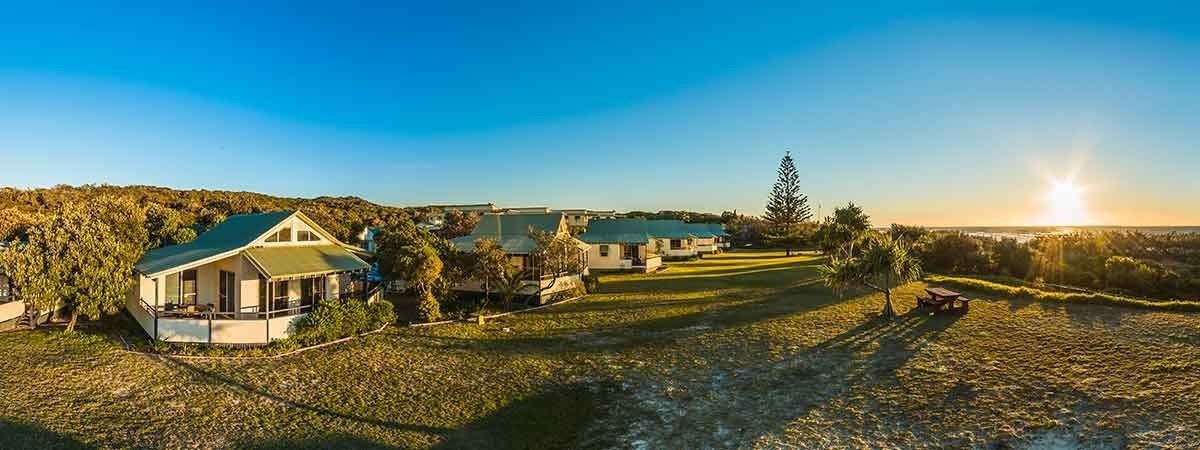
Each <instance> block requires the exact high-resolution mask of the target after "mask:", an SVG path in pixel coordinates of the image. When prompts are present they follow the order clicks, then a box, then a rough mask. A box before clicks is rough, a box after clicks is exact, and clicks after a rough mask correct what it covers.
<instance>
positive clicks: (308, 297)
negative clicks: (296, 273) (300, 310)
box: [300, 277, 325, 306]
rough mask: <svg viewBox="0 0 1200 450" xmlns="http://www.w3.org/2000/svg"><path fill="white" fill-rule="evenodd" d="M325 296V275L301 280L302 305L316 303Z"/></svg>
mask: <svg viewBox="0 0 1200 450" xmlns="http://www.w3.org/2000/svg"><path fill="white" fill-rule="evenodd" d="M323 298H325V277H319V278H305V279H302V280H300V305H301V306H310V305H315V304H317V302H319V301H321V299H323Z"/></svg>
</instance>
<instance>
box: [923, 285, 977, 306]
mask: <svg viewBox="0 0 1200 450" xmlns="http://www.w3.org/2000/svg"><path fill="white" fill-rule="evenodd" d="M925 293H927V294H929V296H928V297H922V296H920V295H918V296H917V307H918V308H920V307H922V306H928V307H930V308H933V309H934V311H942V310H943V309H946V310H952V309H961V310H963V311H966V310H967V309H968V308H969V307H970V305H971V303H970V302H971V299H969V298H966V297H964V296H963V295H962V294H960V293H958V292H954V291H951V290H949V289H946V288H941V287H931V288H925ZM956 304H957V306H955V305H956Z"/></svg>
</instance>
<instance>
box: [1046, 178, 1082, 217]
mask: <svg viewBox="0 0 1200 450" xmlns="http://www.w3.org/2000/svg"><path fill="white" fill-rule="evenodd" d="M1083 193H1084V189H1083V188H1082V187H1079V186H1076V185H1075V182H1074V181H1073V180H1069V179H1068V180H1063V181H1059V180H1051V182H1050V189H1049V190H1048V191H1047V192H1046V197H1045V201H1046V217H1045V219H1044V222H1045V224H1046V225H1084V224H1086V223H1087V221H1088V214H1087V207H1086V206H1085V205H1084V201H1083Z"/></svg>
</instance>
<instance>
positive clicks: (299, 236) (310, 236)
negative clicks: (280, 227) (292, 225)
mask: <svg viewBox="0 0 1200 450" xmlns="http://www.w3.org/2000/svg"><path fill="white" fill-rule="evenodd" d="M319 240H321V237H320V236H317V233H314V232H312V231H308V230H300V231H297V232H296V241H297V242H313V241H319Z"/></svg>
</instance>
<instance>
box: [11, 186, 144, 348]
mask: <svg viewBox="0 0 1200 450" xmlns="http://www.w3.org/2000/svg"><path fill="white" fill-rule="evenodd" d="M145 221H146V215H145V212H144V210H143V209H142V208H141V207H139V206H138V205H136V204H134V203H133V201H132V200H130V199H128V198H121V197H112V196H102V197H98V198H96V199H94V200H93V201H92V202H91V203H89V204H87V205H84V204H81V203H65V204H63V205H62V206H61V207H60V208H59V209H58V210H57V212H56V213H54V214H52V215H49V216H48V217H47V218H46V219H45V220H42V221H40V222H38V223H37V224H35V225H33V226H31V227H30V228H29V229H28V232H27V235H26V240H25V241H24V242H22V243H20V244H18V245H16V246H14V248H12V249H10V250H9V251H7V252H4V254H3V258H4V261H3V262H4V265H5V267H6V269H7V270H8V272H9V276H10V277H12V278H13V280H14V281H15V282H16V284H17V285H18V286H20V289H21V295H22V298H24V299H25V301H26V303H27V304H29V305H31V306H32V307H33V309H35V310H37V311H51V310H54V309H57V308H58V307H59V306H64V307H66V309H67V310H68V312H69V313H70V316H71V321H70V323H68V325H67V330H68V331H70V330H74V328H75V324H76V323H77V322H78V319H79V317H80V316H85V317H89V318H97V317H100V316H102V315H106V314H113V313H116V312H117V311H119V310H120V308H121V307H122V306H123V305H124V300H125V298H126V296H127V295H128V292H129V289H130V287H131V283H132V275H133V265H134V264H135V263H137V261H138V259H140V258H141V256H142V253H143V252H144V251H145V248H146V244H147V241H148V236H147V232H146V229H145Z"/></svg>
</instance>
